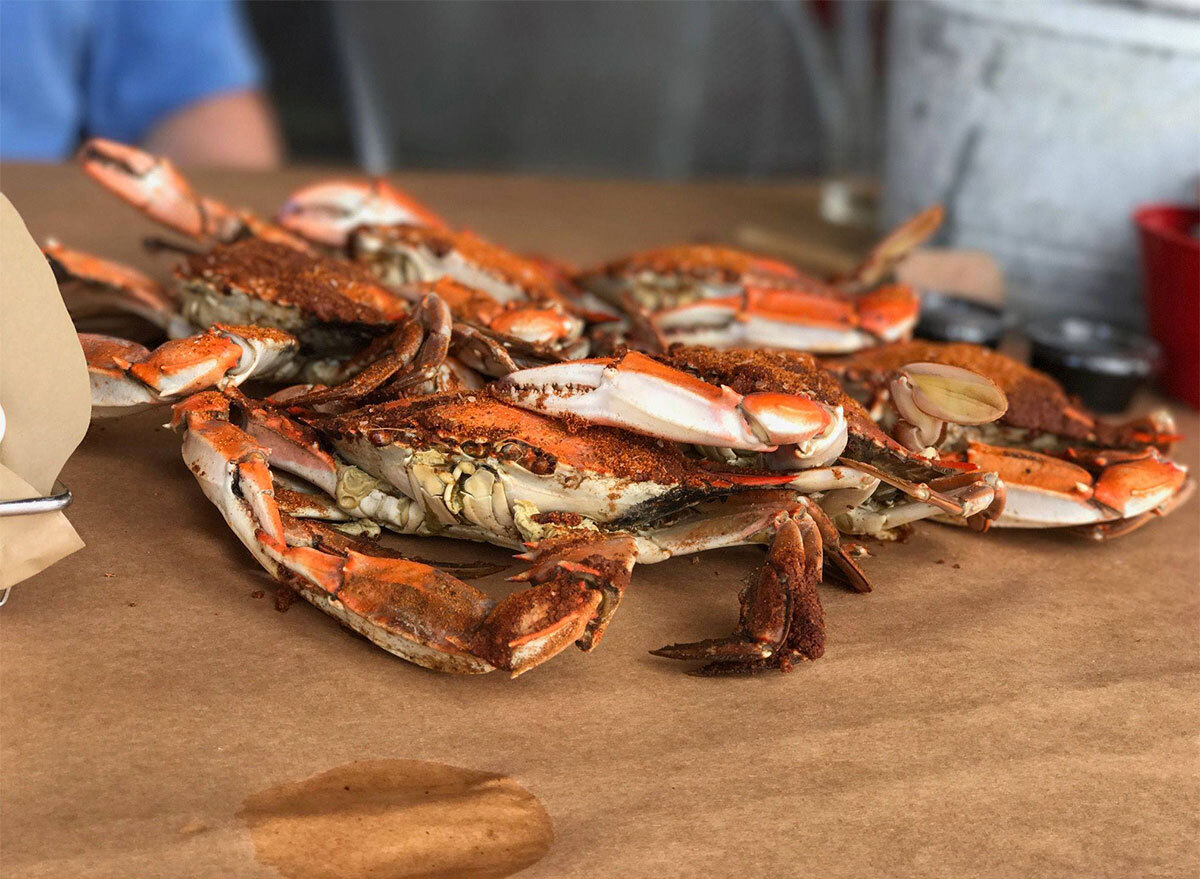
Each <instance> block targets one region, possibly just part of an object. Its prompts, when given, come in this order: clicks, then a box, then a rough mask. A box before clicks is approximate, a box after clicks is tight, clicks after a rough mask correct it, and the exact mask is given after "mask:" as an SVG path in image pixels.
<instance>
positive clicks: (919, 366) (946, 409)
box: [900, 363, 1008, 424]
mask: <svg viewBox="0 0 1200 879" xmlns="http://www.w3.org/2000/svg"><path fill="white" fill-rule="evenodd" d="M900 375H901V376H902V377H904V378H907V379H908V381H909V383H910V385H911V386H912V401H913V403H914V404H915V405H916V406H917V408H919V409H920V410H921V411H922V412H924V413H925V414H926V415H930V416H932V417H934V418H938V419H941V420H942V421H948V422H950V423H952V424H988V423H990V422H992V421H995V420H996V419H997V418H999V417H1001V416H1002V415H1003V414H1004V413H1005V412H1007V411H1008V398H1007V397H1005V395H1004V391H1002V390H1000V388H999V387H997V385H996V383H995V382H993V381H992V380H991V379H989V378H987V377H985V376H982V375H979V374H978V373H975V372H971V371H970V370H967V369H961V368H959V367H957V366H947V365H946V364H944V363H910V364H908V365H907V366H905V367H904V368H902V369H901V370H900Z"/></svg>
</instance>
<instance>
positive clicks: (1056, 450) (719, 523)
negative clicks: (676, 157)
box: [44, 140, 1192, 675]
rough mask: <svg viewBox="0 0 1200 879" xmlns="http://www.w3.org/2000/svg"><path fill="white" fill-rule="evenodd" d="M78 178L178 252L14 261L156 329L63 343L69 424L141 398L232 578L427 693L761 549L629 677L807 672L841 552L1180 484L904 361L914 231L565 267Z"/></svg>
mask: <svg viewBox="0 0 1200 879" xmlns="http://www.w3.org/2000/svg"><path fill="white" fill-rule="evenodd" d="M80 160H81V163H82V166H83V169H84V170H85V171H86V172H87V173H88V174H89V175H90V176H91V177H92V178H94V179H95V180H96V181H98V182H99V183H100V184H102V185H103V186H105V187H107V188H108V189H110V190H112V191H113V192H114V193H115V194H117V195H118V196H120V197H121V198H123V199H124V200H125V201H127V202H129V203H130V204H131V205H133V206H135V207H137V208H138V209H140V210H141V211H143V212H144V213H146V214H147V215H149V216H150V217H151V218H153V219H154V220H156V221H158V222H160V223H161V224H163V225H164V226H165V227H167V228H169V229H171V230H173V231H174V232H176V233H179V234H182V235H184V236H187V238H188V239H189V240H188V241H187V243H178V242H177V243H169V242H166V243H164V242H161V241H160V242H157V244H156V247H157V248H158V249H160V250H161V249H167V250H171V251H173V252H175V253H176V254H177V255H178V260H177V265H176V267H175V269H174V280H173V282H172V283H171V284H169V285H164V284H160V283H159V282H157V281H156V280H154V279H152V278H150V277H148V276H146V275H143V274H141V273H139V272H137V271H134V270H133V269H130V268H127V267H124V266H121V265H117V264H114V263H111V262H108V261H106V260H104V259H102V258H100V257H97V256H92V255H88V254H83V253H79V252H77V251H73V250H70V249H69V248H67V247H65V246H64V245H62V244H60V243H58V242H53V241H51V242H47V244H46V246H45V248H44V252H45V254H46V257H47V259H48V260H49V261H50V263H51V265H52V266H53V268H54V271H55V274H56V277H57V278H58V280H59V282H60V284H61V285H62V287H63V290H64V294H65V295H66V297H67V300H68V303H69V304H72V305H79V304H86V305H89V306H92V307H100V308H104V309H116V310H120V311H125V312H130V313H133V314H136V315H138V316H140V317H142V318H144V319H146V320H149V321H151V322H152V323H154V324H155V325H157V326H158V327H160V328H161V330H162V331H163V333H164V334H165V335H166V336H167V337H168V341H165V342H164V343H163V344H161V345H159V346H158V347H157V348H154V349H153V350H151V349H148V348H146V347H143V346H141V345H139V344H136V343H133V342H129V341H125V340H122V339H118V338H114V337H110V336H99V335H89V334H83V333H81V334H80V342H81V344H82V346H83V348H84V351H85V354H86V358H87V362H88V368H89V372H90V375H91V382H92V394H93V414H94V417H111V416H118V415H121V414H124V413H127V412H132V411H136V410H139V409H143V408H147V407H151V406H160V405H170V406H171V407H172V415H171V423H172V425H173V426H175V427H176V428H177V429H178V430H179V431H180V432H181V434H182V447H183V459H184V461H185V462H186V464H187V466H188V467H189V468H190V469H191V471H192V473H194V474H195V477H196V479H197V481H198V482H199V484H200V487H201V490H202V491H203V492H204V494H205V496H206V497H207V498H208V499H209V500H210V501H211V502H212V503H213V504H214V505H215V506H216V507H217V509H218V510H219V511H220V512H221V515H222V516H223V517H224V519H225V521H226V522H227V523H228V525H229V527H230V529H231V530H232V531H233V532H234V534H235V535H236V536H237V538H238V539H239V540H240V541H241V542H242V543H243V544H244V545H245V547H246V548H247V549H248V550H249V551H250V553H251V554H252V555H253V556H254V558H255V559H256V560H257V561H258V562H259V563H260V564H261V565H262V567H263V568H264V569H265V570H266V571H267V572H269V573H270V575H271V576H273V577H274V578H276V579H277V580H278V581H279V582H280V583H281V584H283V586H285V587H287V588H289V589H291V590H294V591H295V592H296V593H298V594H299V595H300V596H302V597H303V598H305V599H306V600H307V601H309V602H311V603H312V604H314V605H316V606H317V607H319V608H320V609H321V610H323V611H325V612H326V613H328V614H330V615H331V616H333V617H335V618H336V619H338V620H339V621H340V622H342V623H343V624H344V625H346V626H347V627H349V628H351V629H353V630H355V631H356V632H359V633H360V634H362V635H364V636H365V637H366V638H368V639H370V640H371V641H372V642H373V643H375V644H376V645H378V646H379V647H381V648H383V649H384V650H386V651H388V652H390V653H393V654H395V655H396V656H399V657H401V658H403V659H406V660H409V661H410V662H413V663H416V664H418V665H422V666H425V667H428V668H432V669H437V670H440V671H448V672H461V673H480V672H487V671H491V670H493V669H504V670H506V671H508V672H510V673H511V674H513V675H518V674H521V673H523V672H525V671H528V670H529V669H531V668H533V667H534V666H536V665H539V664H540V663H542V662H545V661H546V660H547V659H549V658H550V657H552V656H554V655H556V654H557V653H559V652H561V651H563V650H564V649H566V648H567V647H569V646H571V645H576V646H578V647H579V648H581V649H582V650H585V651H588V650H592V649H594V648H595V647H596V646H597V645H598V644H599V643H600V641H601V638H602V637H603V635H604V632H605V630H606V628H607V627H608V625H609V624H610V623H611V622H612V620H613V618H614V616H615V615H616V612H617V609H618V607H619V606H620V603H621V599H622V596H623V595H624V593H625V590H626V589H627V588H629V585H630V580H631V575H632V572H633V569H634V566H635V565H638V564H653V563H655V562H659V561H663V560H665V559H668V558H672V557H675V556H679V555H686V554H690V553H698V552H701V551H704V550H708V549H714V548H718V547H724V546H737V545H743V544H760V545H763V546H765V547H766V548H767V551H766V556H765V559H764V561H763V563H762V566H761V568H760V569H759V570H758V571H757V573H756V574H755V575H754V576H753V578H752V579H751V581H750V582H749V585H748V586H747V587H746V588H745V589H744V590H743V591H742V592H741V594H740V596H739V600H740V614H739V617H738V621H737V625H736V627H735V628H734V630H733V632H732V633H731V634H729V635H726V636H724V637H714V638H712V639H709V640H705V641H700V642H695V643H686V644H672V645H669V646H666V647H663V648H661V649H659V650H656V651H653V652H654V653H656V654H657V655H659V656H664V657H668V658H673V659H681V660H691V661H695V662H698V663H700V665H699V666H698V670H699V671H700V672H701V673H704V674H728V673H739V672H749V671H754V670H758V669H781V670H784V671H786V670H788V669H790V668H791V667H792V666H793V665H795V664H796V663H798V662H801V661H804V660H811V659H816V658H818V657H820V656H821V655H822V653H823V652H824V649H825V618H824V612H823V610H822V608H821V602H820V598H819V595H818V591H817V586H818V585H819V584H821V583H822V582H824V581H826V580H828V581H829V582H832V583H837V584H841V585H843V586H846V587H848V588H850V589H854V590H857V591H860V592H867V591H869V590H870V589H871V585H870V582H869V580H868V578H867V575H866V573H865V572H864V570H863V569H862V567H861V566H860V561H861V559H862V557H863V555H864V549H863V547H862V545H861V544H860V543H859V542H858V541H860V540H862V539H863V538H864V537H867V536H870V537H873V538H887V537H888V536H894V535H896V534H898V533H902V532H904V531H905V529H907V528H909V526H911V524H912V523H914V522H917V521H919V520H923V519H935V520H937V521H940V522H945V523H949V524H955V525H961V526H965V527H968V528H971V529H973V530H975V531H977V532H986V531H988V530H989V529H990V528H1059V529H1064V530H1069V531H1072V532H1075V533H1078V534H1083V535H1087V536H1089V537H1092V538H1097V539H1104V538H1112V537H1115V536H1118V535H1122V534H1126V533H1128V532H1130V531H1132V530H1134V529H1135V528H1138V527H1139V526H1141V525H1143V524H1145V523H1146V522H1148V521H1150V520H1151V519H1153V518H1154V517H1156V516H1161V515H1163V514H1165V513H1167V512H1169V511H1170V510H1172V509H1173V508H1174V507H1176V506H1178V505H1179V504H1180V503H1182V502H1183V501H1184V500H1185V499H1186V497H1187V496H1188V495H1189V493H1190V492H1191V489H1192V482H1191V481H1190V480H1189V479H1188V475H1187V471H1186V469H1185V468H1184V467H1182V466H1180V465H1179V464H1177V463H1176V462H1174V461H1173V460H1171V458H1170V457H1169V454H1170V448H1171V444H1172V443H1173V442H1174V441H1176V440H1177V439H1178V437H1177V436H1175V430H1174V425H1173V423H1172V421H1171V418H1170V416H1169V415H1168V414H1167V413H1165V412H1159V413H1154V414H1152V415H1150V416H1148V417H1145V418H1141V419H1137V420H1134V421H1130V422H1126V423H1113V422H1108V421H1104V420H1101V419H1099V418H1097V417H1096V416H1095V415H1093V414H1092V413H1090V412H1088V411H1087V410H1086V409H1084V408H1083V407H1081V406H1080V405H1079V404H1078V403H1077V402H1075V401H1074V400H1072V399H1070V398H1068V396H1067V395H1066V394H1065V393H1064V392H1063V390H1062V388H1061V387H1060V386H1059V385H1057V384H1056V383H1055V382H1054V381H1053V380H1052V379H1050V378H1049V377H1047V376H1045V375H1043V374H1041V373H1038V372H1036V371H1035V370H1032V369H1030V368H1029V367H1026V366H1024V365H1022V364H1020V363H1018V362H1016V361H1013V360H1011V359H1009V358H1007V357H1005V356H1003V355H1001V354H998V353H996V352H993V351H991V350H988V349H984V348H978V347H975V346H970V345H944V344H935V343H927V342H920V341H911V335H912V331H913V327H914V325H915V323H916V320H917V314H918V297H917V295H916V293H915V292H914V291H913V290H912V289H911V288H909V287H907V286H905V285H903V284H900V283H898V282H897V281H896V278H895V272H894V269H895V267H896V265H897V264H898V262H899V261H900V260H902V259H903V258H904V257H905V255H907V254H908V253H909V252H910V251H911V250H912V249H913V248H914V247H916V246H918V245H919V244H921V243H922V242H923V241H925V240H926V239H927V238H928V237H929V236H930V235H931V234H932V233H933V232H934V231H935V230H936V229H937V227H938V225H939V223H940V221H941V212H940V210H939V209H938V208H931V209H929V210H927V211H924V212H922V213H921V214H919V215H917V216H915V217H913V218H912V219H910V220H909V221H907V222H906V223H904V224H903V225H902V226H901V227H899V228H898V229H896V230H895V231H894V232H892V233H891V234H889V235H888V236H887V237H886V238H885V239H884V240H883V241H882V242H880V243H879V244H878V245H877V246H876V247H875V248H874V249H873V250H872V251H871V253H870V254H869V255H868V257H867V258H866V259H865V260H864V261H863V262H862V263H861V265H859V266H858V267H857V268H856V269H855V270H854V271H852V272H850V273H848V274H847V275H845V276H843V277H837V278H827V279H822V278H815V277H811V276H809V275H806V274H804V273H802V272H801V271H799V270H798V269H796V268H795V267H793V266H791V265H788V264H785V263H782V262H779V261H777V260H772V259H768V258H765V257H761V256H758V255H755V254H751V253H746V252H742V251H739V250H734V249H730V248H724V247H716V246H708V245H682V246H673V247H665V248H661V249H656V250H650V251H645V252H641V253H636V254H633V255H631V256H627V257H624V258H621V259H617V260H613V261H611V262H608V263H606V264H604V265H600V266H595V267H590V268H586V269H583V270H576V269H575V268H573V267H570V266H567V265H565V264H558V263H556V262H553V261H551V260H548V259H546V258H544V257H532V256H527V255H523V254H519V253H514V252H512V251H510V250H507V249H505V248H503V247H501V246H499V245H497V244H495V243H492V242H490V241H487V240H485V239H483V238H481V237H479V236H476V235H474V234H472V233H469V232H465V231H459V230H457V229H456V228H455V227H454V226H452V225H451V224H449V223H448V222H446V221H445V220H443V219H442V218H440V217H439V216H438V215H437V214H436V213H434V212H433V211H432V210H431V209H429V208H427V207H425V206H424V205H422V204H420V203H419V202H417V201H416V200H415V199H413V198H412V197H411V196H409V195H407V194H405V193H404V192H401V191H399V190H397V189H396V188H394V187H392V186H391V185H389V184H388V183H386V182H384V181H370V182H355V181H331V182H323V183H318V184H315V185H311V186H308V187H306V188H304V189H302V190H300V191H298V192H296V193H295V194H293V195H292V196H291V197H290V198H289V199H288V200H287V202H286V203H285V204H284V205H283V207H282V208H281V209H280V210H279V213H278V215H277V216H276V217H275V219H274V220H267V219H263V218H260V217H257V216H254V215H252V214H250V213H247V212H245V211H240V210H236V209H234V208H231V207H228V206H226V205H225V204H222V203H221V202H218V201H216V200H215V199H212V198H209V197H206V196H203V195H199V194H197V193H196V192H194V191H193V189H192V188H191V186H190V185H189V183H188V182H187V181H186V180H185V179H184V178H183V177H182V176H181V175H180V174H179V172H178V171H177V170H176V169H175V168H173V167H172V165H171V164H170V163H169V162H168V161H166V160H165V159H161V158H157V157H154V156H151V155H148V154H146V153H144V152H141V151H139V150H137V149H135V148H132V147H129V146H126V145H123V144H118V143H114V142H111V141H103V140H94V141H91V142H89V143H88V144H87V145H86V146H85V147H84V149H83V150H82V151H81V154H80ZM247 381H253V383H252V385H249V386H247V387H255V388H257V389H262V390H261V391H260V392H259V393H257V395H256V396H250V395H248V394H247V393H246V390H245V389H243V385H244V383H246V382H247ZM385 530H386V531H391V532H396V533H399V534H408V535H423V536H442V537H450V538H457V539H463V540H472V541H484V542H488V543H492V544H496V545H499V546H503V547H509V548H512V549H515V550H519V551H520V555H519V556H518V558H519V559H521V560H522V561H523V562H524V563H525V568H524V570H523V571H522V572H521V573H520V574H518V575H517V576H516V577H514V578H512V579H514V580H516V581H519V582H520V583H521V586H520V587H519V588H518V589H517V590H516V591H514V592H512V593H511V594H509V595H508V596H507V597H504V598H503V599H501V600H498V601H497V600H495V599H493V598H492V597H490V596H489V595H487V594H486V593H484V592H483V591H481V590H479V589H477V588H476V587H474V586H472V585H470V584H469V583H468V582H466V581H465V580H464V579H460V578H459V577H457V576H455V575H454V573H453V572H452V571H451V570H450V569H446V568H444V567H443V568H439V567H436V566H434V565H431V564H428V563H426V562H424V561H421V560H417V559H413V558H408V557H405V556H403V555H402V554H400V553H398V552H396V551H395V550H391V549H388V548H385V547H384V546H382V545H381V544H379V543H378V542H377V541H376V540H375V538H376V537H377V536H378V535H379V534H380V533H381V532H382V531H385ZM980 539H986V537H981V538H980ZM460 573H461V571H460Z"/></svg>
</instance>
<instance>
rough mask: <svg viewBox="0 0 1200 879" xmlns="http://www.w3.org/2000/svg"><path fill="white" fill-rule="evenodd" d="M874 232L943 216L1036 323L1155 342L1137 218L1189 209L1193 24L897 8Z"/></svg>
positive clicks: (1137, 12)
mask: <svg viewBox="0 0 1200 879" xmlns="http://www.w3.org/2000/svg"><path fill="white" fill-rule="evenodd" d="M890 10H891V25H890V33H889V39H888V43H889V45H888V50H889V54H888V70H889V82H888V91H887V117H888V118H887V130H886V141H885V145H884V180H885V187H884V199H883V212H882V213H883V216H882V222H883V224H884V226H885V227H890V226H891V225H893V224H895V223H898V222H899V221H900V220H901V219H903V218H904V217H906V216H908V215H910V214H912V213H913V212H915V211H916V210H918V209H919V208H922V207H924V206H926V205H928V204H930V203H932V202H936V201H941V202H943V203H944V204H945V205H946V208H947V211H948V216H947V223H946V226H945V230H944V236H945V238H944V243H946V244H950V245H952V246H958V247H966V248H978V249H981V250H986V251H989V252H991V253H993V254H994V255H995V256H996V257H997V258H998V259H999V260H1000V262H1001V264H1002V265H1003V266H1004V269H1005V273H1006V275H1007V277H1008V281H1009V301H1010V302H1011V303H1012V304H1014V305H1015V306H1016V307H1017V308H1018V309H1020V310H1021V311H1023V312H1024V313H1025V314H1026V315H1031V316H1033V317H1035V318H1036V317H1037V316H1038V315H1043V314H1048V313H1051V312H1058V313H1061V312H1072V313H1075V314H1080V315H1086V316H1089V317H1094V318H1100V319H1105V320H1110V321H1116V322H1119V323H1123V324H1126V325H1129V326H1133V327H1142V326H1144V324H1145V314H1144V309H1143V306H1142V300H1141V297H1140V293H1139V289H1140V279H1139V273H1138V255H1137V239H1136V234H1135V230H1134V226H1133V222H1132V220H1131V214H1132V212H1133V209H1134V206H1135V205H1137V204H1141V203H1144V202H1147V201H1180V200H1190V199H1191V198H1194V193H1195V191H1196V189H1195V187H1196V176H1197V170H1198V168H1200V14H1198V13H1197V12H1195V11H1191V12H1189V11H1187V10H1186V9H1182V8H1179V7H1175V8H1173V9H1162V8H1159V9H1147V8H1145V7H1139V8H1132V7H1130V6H1124V5H1116V4H1111V3H1105V4H1100V3H1091V2H1054V3H1009V2H991V3H972V2H964V0H923V2H906V3H896V4H892V5H891V7H890Z"/></svg>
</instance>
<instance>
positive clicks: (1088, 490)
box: [965, 443, 1191, 528]
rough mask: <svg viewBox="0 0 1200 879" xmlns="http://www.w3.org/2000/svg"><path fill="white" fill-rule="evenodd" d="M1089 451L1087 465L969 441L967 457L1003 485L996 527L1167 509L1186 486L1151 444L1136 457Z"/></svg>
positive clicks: (1077, 522)
mask: <svg viewBox="0 0 1200 879" xmlns="http://www.w3.org/2000/svg"><path fill="white" fill-rule="evenodd" d="M1111 454H1112V458H1111V459H1109V458H1106V457H1105V456H1104V453H1103V452H1096V453H1093V454H1090V455H1088V456H1087V457H1086V458H1085V459H1084V462H1085V463H1086V464H1087V465H1088V466H1087V467H1083V466H1080V465H1079V464H1075V463H1071V462H1070V461H1064V460H1062V459H1061V458H1055V457H1051V456H1049V455H1043V454H1041V453H1039V452H1031V451H1028V450H1025V449H1006V448H999V447H995V446H987V445H984V444H982V443H971V444H970V445H969V447H968V448H967V450H966V452H965V458H966V460H967V461H969V462H971V463H973V464H976V465H977V466H979V467H980V468H982V469H986V470H993V471H995V472H996V473H998V474H999V476H1000V478H1001V479H1002V480H1003V482H1004V486H1005V495H1006V496H1005V505H1004V511H1003V513H1001V515H1000V517H999V519H998V520H996V522H994V523H993V524H994V525H995V526H996V527H1000V528H1061V527H1068V526H1091V525H1098V524H1102V523H1108V522H1118V521H1120V520H1127V519H1133V518H1136V517H1139V516H1142V515H1144V514H1146V513H1151V512H1153V511H1155V510H1160V509H1165V508H1169V507H1170V506H1171V505H1172V503H1173V501H1174V500H1175V499H1176V498H1178V497H1179V496H1180V495H1181V494H1182V493H1183V492H1186V491H1188V490H1189V488H1188V486H1190V484H1191V483H1190V482H1189V480H1188V471H1187V468H1186V467H1184V466H1182V465H1181V464H1177V463H1175V462H1174V461H1172V460H1170V459H1169V458H1165V457H1163V456H1162V455H1161V454H1159V452H1158V451H1157V450H1156V449H1147V450H1146V451H1145V452H1144V453H1143V454H1141V455H1140V456H1130V455H1128V454H1123V453H1121V452H1113V453H1111Z"/></svg>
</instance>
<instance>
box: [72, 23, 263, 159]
mask: <svg viewBox="0 0 1200 879" xmlns="http://www.w3.org/2000/svg"><path fill="white" fill-rule="evenodd" d="M95 9H96V20H95V28H94V33H93V38H92V43H91V45H90V60H89V64H88V75H87V82H86V87H85V93H86V95H87V104H86V111H85V119H84V131H85V134H88V135H98V136H101V137H108V138H111V139H113V140H120V141H125V142H126V143H136V144H139V145H141V146H143V147H145V148H146V149H148V150H150V151H151V152H154V153H159V154H162V155H166V156H168V157H169V158H171V159H172V160H174V161H178V162H181V163H185V164H201V165H233V166H240V167H251V168H264V167H272V166H274V165H277V164H278V163H279V161H280V159H281V154H282V152H283V150H282V146H281V138H280V134H279V127H278V125H277V124H276V121H275V116H274V113H273V112H272V110H271V108H270V105H269V103H268V101H267V98H266V96H265V94H264V93H263V91H262V90H261V89H262V81H263V75H262V65H261V63H260V61H259V58H258V54H257V51H256V49H255V46H254V43H253V40H252V38H251V34H250V32H249V28H248V27H247V25H246V21H245V19H244V17H243V15H242V10H241V8H240V7H239V6H238V5H237V4H236V3H235V2H233V0H174V2H170V3H167V2H162V3H143V2H128V0H124V2H122V0H118V2H111V3H104V4H97V5H96V7H95Z"/></svg>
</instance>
